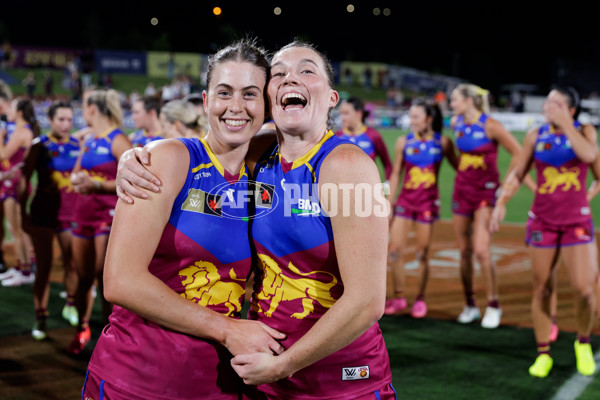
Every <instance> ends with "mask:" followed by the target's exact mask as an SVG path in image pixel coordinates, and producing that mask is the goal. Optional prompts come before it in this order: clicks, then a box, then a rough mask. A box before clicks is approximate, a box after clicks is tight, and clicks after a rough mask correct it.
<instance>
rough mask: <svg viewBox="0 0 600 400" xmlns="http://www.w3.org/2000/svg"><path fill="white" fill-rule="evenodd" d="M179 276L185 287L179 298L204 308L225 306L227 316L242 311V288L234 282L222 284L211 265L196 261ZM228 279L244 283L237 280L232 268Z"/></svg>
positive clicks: (213, 266)
mask: <svg viewBox="0 0 600 400" xmlns="http://www.w3.org/2000/svg"><path fill="white" fill-rule="evenodd" d="M179 275H180V276H182V277H185V279H184V280H183V281H182V282H181V284H182V285H183V286H184V287H185V292H183V293H181V296H183V297H184V298H185V299H187V300H192V301H195V302H196V303H198V304H200V305H201V306H205V307H206V306H211V305H215V306H216V305H225V307H227V309H228V312H227V314H226V315H227V316H231V315H232V314H234V313H238V312H240V311H241V310H242V304H241V302H240V298H241V297H242V296H243V295H244V292H245V290H244V286H242V285H241V284H239V283H236V282H224V281H223V280H222V278H221V275H219V271H218V270H217V267H216V266H215V265H214V264H213V263H211V262H208V261H196V262H195V263H194V265H190V266H189V267H186V268H184V269H182V270H181V271H179ZM229 277H230V278H231V279H232V280H234V281H238V282H245V281H246V279H238V278H237V276H236V274H235V271H234V269H233V268H231V270H230V271H229Z"/></svg>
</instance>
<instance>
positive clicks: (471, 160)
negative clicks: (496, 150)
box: [458, 153, 487, 171]
mask: <svg viewBox="0 0 600 400" xmlns="http://www.w3.org/2000/svg"><path fill="white" fill-rule="evenodd" d="M469 167H471V168H473V169H479V168H481V169H487V165H485V161H484V159H483V156H482V155H474V154H466V153H463V154H461V155H460V162H459V163H458V170H459V171H466V170H467V169H469Z"/></svg>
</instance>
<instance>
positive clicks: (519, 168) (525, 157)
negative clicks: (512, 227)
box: [490, 128, 538, 232]
mask: <svg viewBox="0 0 600 400" xmlns="http://www.w3.org/2000/svg"><path fill="white" fill-rule="evenodd" d="M537 134H538V129H537V128H534V129H531V130H530V131H529V132H527V135H525V139H524V140H523V147H522V149H521V151H519V152H518V153H517V155H515V156H514V157H513V158H512V160H511V166H512V167H511V169H509V170H508V172H507V173H506V178H505V179H504V183H502V186H501V187H500V194H499V195H498V199H497V200H496V206H495V207H494V210H493V211H492V216H491V218H490V232H497V231H498V230H500V223H501V222H502V221H503V220H504V217H505V216H506V203H507V202H508V200H510V199H511V198H512V197H513V196H514V195H515V193H517V191H518V189H519V187H520V186H521V182H522V181H523V180H524V179H525V177H526V176H529V175H527V173H528V172H529V170H530V168H531V164H532V162H533V152H534V147H535V142H536V139H537ZM530 179H531V178H530Z"/></svg>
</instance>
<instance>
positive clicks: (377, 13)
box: [373, 7, 381, 16]
mask: <svg viewBox="0 0 600 400" xmlns="http://www.w3.org/2000/svg"><path fill="white" fill-rule="evenodd" d="M379 14H381V10H380V9H379V7H375V8H374V9H373V15H375V16H377V15H379Z"/></svg>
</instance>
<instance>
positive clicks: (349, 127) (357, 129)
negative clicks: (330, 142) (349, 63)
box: [335, 97, 392, 182]
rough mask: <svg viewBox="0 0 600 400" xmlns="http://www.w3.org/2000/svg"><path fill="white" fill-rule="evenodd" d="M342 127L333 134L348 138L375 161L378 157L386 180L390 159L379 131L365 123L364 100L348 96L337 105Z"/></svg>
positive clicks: (390, 167)
mask: <svg viewBox="0 0 600 400" xmlns="http://www.w3.org/2000/svg"><path fill="white" fill-rule="evenodd" d="M339 112H340V119H341V122H342V129H340V130H339V131H337V132H336V133H335V134H336V135H337V136H338V137H340V138H342V139H348V140H350V141H351V142H352V143H355V144H356V145H357V146H359V147H360V148H361V149H363V150H364V151H365V153H367V154H368V155H369V157H371V158H372V159H373V161H375V160H376V159H377V158H378V157H379V160H380V161H381V163H382V165H383V170H384V175H385V181H386V182H388V180H389V179H390V174H391V173H392V161H391V160H390V155H389V153H388V149H387V146H386V145H385V142H384V140H383V138H382V137H381V133H379V131H377V130H376V129H374V128H371V127H368V126H367V125H366V123H365V121H366V120H367V117H368V116H369V111H368V110H366V109H365V104H364V102H363V101H362V100H361V99H359V98H358V97H349V98H348V99H345V100H342V101H341V102H340V105H339Z"/></svg>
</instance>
